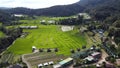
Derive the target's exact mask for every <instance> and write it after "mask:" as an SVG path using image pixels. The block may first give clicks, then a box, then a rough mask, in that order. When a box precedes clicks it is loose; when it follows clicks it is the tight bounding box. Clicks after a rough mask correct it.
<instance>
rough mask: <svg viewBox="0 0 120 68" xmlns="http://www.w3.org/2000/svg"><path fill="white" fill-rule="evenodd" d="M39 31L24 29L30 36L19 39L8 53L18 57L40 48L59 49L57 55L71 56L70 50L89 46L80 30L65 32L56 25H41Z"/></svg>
mask: <svg viewBox="0 0 120 68" xmlns="http://www.w3.org/2000/svg"><path fill="white" fill-rule="evenodd" d="M38 27H39V28H38V29H24V32H28V33H29V34H28V36H26V37H24V38H23V37H22V38H18V39H17V40H16V41H15V43H14V44H13V45H12V46H11V47H10V48H9V49H8V50H6V52H12V53H14V54H16V55H21V54H27V53H31V52H32V46H36V47H37V48H38V49H39V48H58V49H59V51H58V52H57V54H64V55H70V49H76V48H81V47H82V45H87V42H86V37H85V36H84V35H83V34H80V32H79V30H77V29H74V30H72V31H68V32H63V31H62V30H61V28H60V27H59V26H56V25H39V26H38Z"/></svg>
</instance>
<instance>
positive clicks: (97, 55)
mask: <svg viewBox="0 0 120 68" xmlns="http://www.w3.org/2000/svg"><path fill="white" fill-rule="evenodd" d="M91 56H92V57H94V58H97V59H99V58H100V57H101V53H100V52H94V53H92V54H91Z"/></svg>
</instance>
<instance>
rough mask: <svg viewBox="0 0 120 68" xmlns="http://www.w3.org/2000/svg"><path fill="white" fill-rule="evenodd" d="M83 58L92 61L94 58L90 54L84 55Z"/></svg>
mask: <svg viewBox="0 0 120 68" xmlns="http://www.w3.org/2000/svg"><path fill="white" fill-rule="evenodd" d="M84 60H88V61H93V60H94V58H93V57H92V56H88V57H86V58H85V59H84Z"/></svg>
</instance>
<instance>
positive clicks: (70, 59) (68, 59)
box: [59, 58, 73, 65]
mask: <svg viewBox="0 0 120 68" xmlns="http://www.w3.org/2000/svg"><path fill="white" fill-rule="evenodd" d="M72 60H73V58H67V59H65V60H63V61H61V62H59V64H60V65H63V64H65V63H68V62H70V61H72Z"/></svg>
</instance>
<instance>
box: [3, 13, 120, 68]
mask: <svg viewBox="0 0 120 68" xmlns="http://www.w3.org/2000/svg"><path fill="white" fill-rule="evenodd" d="M15 16H17V17H21V16H24V15H15ZM39 22H40V24H42V26H43V28H42V29H46V28H45V26H53V25H54V24H55V25H57V27H58V28H59V30H60V31H62V32H63V33H66V32H70V31H78V32H79V35H85V36H86V37H87V44H86V45H82V46H78V45H79V44H78V43H77V45H76V46H74V45H72V46H68V45H70V44H68V43H67V47H69V48H68V49H67V50H66V52H68V53H69V55H67V56H66V55H64V54H58V53H60V52H61V50H62V49H60V48H59V47H52V48H51V47H49V46H48V47H43V48H42V47H41V48H40V47H38V46H37V45H38V44H37V45H32V46H31V49H30V50H31V52H32V53H26V54H22V55H21V58H20V59H19V62H22V64H21V63H17V64H15V65H10V66H8V67H9V68H13V67H20V68H22V67H24V68H116V66H120V59H119V56H118V55H117V53H116V52H115V51H113V49H114V48H115V49H117V47H118V46H117V44H116V43H115V42H114V37H112V38H109V37H108V36H107V35H108V32H107V31H106V29H108V27H107V26H105V27H104V26H101V24H98V25H95V26H93V25H92V24H93V23H94V24H96V23H97V21H93V20H92V19H91V17H90V16H89V15H88V14H87V13H79V14H78V15H76V16H73V17H71V18H66V19H60V21H59V22H58V21H57V22H56V21H55V20H44V19H42V20H41V21H39ZM66 22H68V23H71V24H70V25H65V24H66ZM74 22H82V23H81V24H80V26H79V27H78V26H76V25H78V24H79V23H75V24H76V25H72V23H74ZM91 22H92V23H91ZM59 24H62V25H59ZM96 26H97V27H96ZM18 27H19V28H20V29H23V30H28V31H29V30H37V29H41V26H39V25H28V24H25V25H19V26H18ZM50 28H51V27H49V28H48V29H50ZM76 29H77V30H76ZM57 30H58V29H57ZM54 31H55V30H54ZM30 33H31V32H24V33H22V35H21V36H20V38H22V39H24V38H26V37H27V36H28V35H29V34H30ZM36 34H37V33H36ZM60 35H61V34H60ZM65 37H66V35H65ZM46 38H47V37H46ZM30 39H33V36H32V38H30ZM50 40H52V38H50ZM55 40H58V39H55ZM55 40H54V41H55ZM67 40H68V39H66V41H67ZM82 40H83V39H82ZM61 41H62V40H61ZM31 42H32V41H31ZM77 42H78V41H77ZM33 43H34V42H33ZM47 43H48V42H47ZM56 43H58V42H56ZM75 44H76V43H75ZM47 45H48V44H47ZM55 45H57V44H55ZM74 47H75V48H74ZM111 48H113V49H111ZM62 52H64V50H63V51H62ZM65 54H66V53H65ZM11 55H12V56H14V55H13V54H11ZM2 58H4V57H2ZM7 61H9V59H8V60H6V62H7ZM6 62H4V63H5V64H6ZM17 62H18V61H17ZM7 63H9V62H7Z"/></svg>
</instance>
